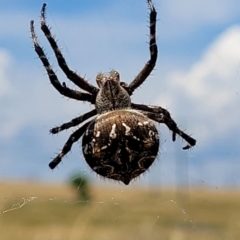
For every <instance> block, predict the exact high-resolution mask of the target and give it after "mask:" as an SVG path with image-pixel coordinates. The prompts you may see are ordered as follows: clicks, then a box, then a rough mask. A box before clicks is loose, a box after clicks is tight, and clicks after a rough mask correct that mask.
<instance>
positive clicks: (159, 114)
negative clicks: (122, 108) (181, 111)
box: [132, 103, 196, 150]
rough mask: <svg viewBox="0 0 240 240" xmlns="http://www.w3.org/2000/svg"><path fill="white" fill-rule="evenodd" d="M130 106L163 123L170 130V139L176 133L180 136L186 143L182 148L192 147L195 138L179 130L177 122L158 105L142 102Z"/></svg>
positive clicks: (174, 138) (174, 137)
mask: <svg viewBox="0 0 240 240" xmlns="http://www.w3.org/2000/svg"><path fill="white" fill-rule="evenodd" d="M132 108H133V109H137V110H141V111H143V114H144V115H145V116H147V117H148V118H150V119H152V120H154V121H156V122H159V123H165V124H166V125H167V126H168V128H169V129H170V130H171V131H172V140H173V141H175V140H176V134H178V135H179V136H181V137H182V138H183V139H184V140H185V141H186V142H187V143H188V144H187V145H186V146H185V147H183V149H184V150H185V149H189V148H191V147H193V146H194V145H195V144H196V140H195V139H194V138H192V137H190V136H189V135H187V134H186V133H184V132H183V131H182V130H180V129H179V128H178V126H177V124H176V123H175V122H174V120H173V119H172V118H171V115H170V113H169V112H168V111H167V110H166V109H164V108H161V107H159V106H146V105H142V104H134V103H132Z"/></svg>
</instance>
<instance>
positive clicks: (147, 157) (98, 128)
mask: <svg viewBox="0 0 240 240" xmlns="http://www.w3.org/2000/svg"><path fill="white" fill-rule="evenodd" d="M158 148H159V136H158V131H157V129H156V127H155V125H154V123H153V122H152V121H151V120H149V119H148V118H147V117H146V116H144V115H143V114H142V113H140V112H138V111H135V110H132V109H129V110H127V109H126V110H115V111H110V112H107V113H104V114H101V115H99V116H98V117H97V118H96V119H95V120H94V121H93V122H92V123H91V124H90V125H89V127H88V129H87V131H86V132H85V134H84V136H83V140H82V149H83V155H84V157H85V159H86V161H87V163H88V164H89V166H90V167H91V168H92V169H93V170H94V171H95V172H96V173H98V174H99V175H101V176H103V177H107V178H111V179H114V180H118V181H122V182H124V183H125V184H129V182H130V181H131V180H132V179H134V178H136V177H138V176H139V175H140V174H142V173H143V172H145V171H146V170H147V169H148V168H149V167H150V166H151V164H152V163H153V162H154V160H155V159H156V156H157V153H158Z"/></svg>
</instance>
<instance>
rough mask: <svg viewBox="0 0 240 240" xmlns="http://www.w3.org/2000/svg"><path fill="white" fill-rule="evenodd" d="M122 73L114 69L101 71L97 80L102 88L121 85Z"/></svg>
mask: <svg viewBox="0 0 240 240" xmlns="http://www.w3.org/2000/svg"><path fill="white" fill-rule="evenodd" d="M119 80H120V75H119V73H118V72H117V71H115V70H112V71H110V72H109V73H99V74H98V75H97V77H96V82H97V84H98V86H99V88H100V89H104V88H106V89H107V88H111V87H113V88H114V86H118V85H119Z"/></svg>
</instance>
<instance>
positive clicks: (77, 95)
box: [30, 21, 92, 102]
mask: <svg viewBox="0 0 240 240" xmlns="http://www.w3.org/2000/svg"><path fill="white" fill-rule="evenodd" d="M30 30H31V35H32V40H33V44H34V49H35V52H36V53H37V55H38V56H39V58H40V60H41V61H42V63H43V66H44V67H45V69H46V71H47V74H48V76H49V79H50V82H51V84H52V85H53V86H54V87H55V88H56V89H57V90H58V92H59V93H60V94H62V95H64V96H65V97H69V98H73V99H76V100H79V101H88V102H92V95H91V94H89V93H83V92H79V91H76V90H72V89H70V88H68V87H67V86H66V84H65V83H63V84H61V83H60V82H59V80H58V78H57V75H56V74H55V72H54V71H53V69H52V67H51V65H50V63H49V61H48V59H47V57H46V54H45V53H44V51H43V49H42V48H41V47H40V45H39V44H38V40H37V36H36V34H35V31H34V22H33V21H31V22H30Z"/></svg>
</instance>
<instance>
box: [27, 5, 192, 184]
mask: <svg viewBox="0 0 240 240" xmlns="http://www.w3.org/2000/svg"><path fill="white" fill-rule="evenodd" d="M147 2H148V6H149V9H150V26H149V29H150V41H149V51H150V59H149V60H148V62H147V63H146V64H145V66H144V67H143V69H142V70H141V71H140V72H139V73H138V74H137V76H136V77H135V78H134V79H133V80H132V82H130V84H127V83H125V82H120V75H119V73H118V72H117V71H115V70H112V71H110V72H109V73H107V74H103V73H99V74H98V75H97V77H96V82H97V85H98V87H99V88H96V87H95V86H93V85H91V84H90V83H89V82H87V81H86V80H85V79H84V78H83V77H81V76H79V75H78V74H77V73H76V72H74V71H72V70H71V69H69V67H68V65H67V63H66V61H65V59H64V57H63V55H62V53H61V51H60V49H59V47H58V45H57V42H56V40H55V39H54V37H53V35H52V34H51V31H50V29H49V27H48V26H47V25H46V16H45V10H46V4H45V3H44V4H43V7H42V10H41V29H42V31H43V33H44V34H45V36H46V38H47V40H48V42H49V44H50V45H51V47H52V49H53V51H54V53H55V56H56V58H57V60H58V64H59V66H60V68H61V69H62V71H63V72H64V73H65V74H66V76H67V78H68V79H69V80H70V81H72V82H73V83H74V84H75V85H76V86H78V87H79V88H80V89H81V90H83V91H81V90H80V91H78V90H72V89H70V88H68V87H67V85H66V83H65V82H63V83H60V82H59V80H58V77H57V76H56V74H55V72H54V71H53V69H52V67H51V65H50V63H49V61H48V59H47V57H46V55H45V53H44V51H43V49H42V47H41V46H40V45H39V43H38V39H37V36H36V34H35V30H34V22H33V21H31V23H30V30H31V36H32V39H33V44H34V48H35V51H36V53H37V55H38V56H39V58H40V60H41V61H42V63H43V65H44V67H45V69H46V71H47V74H48V77H49V79H50V82H51V84H52V85H53V86H54V87H55V89H56V90H57V91H58V92H59V93H60V94H62V95H63V96H66V97H69V98H72V99H75V100H78V101H87V102H90V103H91V104H94V105H95V109H93V110H91V111H89V112H87V113H85V114H83V115H81V116H79V117H77V118H74V119H72V120H71V121H69V122H66V123H64V124H62V125H61V126H58V127H55V128H52V129H51V130H50V132H51V133H52V134H56V133H59V132H61V131H63V130H65V129H68V128H71V127H74V126H78V125H79V124H81V123H83V122H84V121H86V120H87V119H89V118H91V117H94V116H95V115H97V116H95V117H94V119H92V120H89V121H88V122H86V123H85V124H83V125H82V126H81V127H79V128H78V129H77V130H76V131H74V132H73V133H72V134H71V135H70V137H69V138H68V140H67V142H66V143H65V145H64V147H63V148H62V151H61V152H60V153H59V154H58V155H57V156H56V157H55V158H54V159H53V161H51V162H50V163H49V167H50V168H51V169H54V168H55V167H56V166H57V165H58V164H59V163H60V162H61V161H62V158H63V157H64V156H65V155H66V154H67V153H68V152H69V151H70V150H71V147H72V145H73V144H74V143H75V142H76V141H78V140H79V139H80V138H81V137H82V136H83V139H82V151H83V155H84V157H85V160H86V162H87V163H88V164H89V166H90V167H91V168H92V169H93V170H94V171H95V172H96V173H97V174H99V175H101V176H103V177H107V178H110V179H114V180H118V181H122V182H123V183H124V184H126V185H127V184H129V183H130V181H131V180H132V179H134V178H136V177H138V176H139V175H140V174H142V173H143V172H145V171H146V170H147V169H148V168H149V167H150V166H151V164H152V163H153V162H154V160H155V159H156V157H157V154H158V150H159V134H158V131H157V129H156V126H155V124H154V122H153V121H155V122H157V123H164V124H166V125H167V127H168V128H169V129H170V130H171V131H172V140H173V141H175V140H176V135H179V136H180V137H182V138H183V139H184V140H185V141H186V142H187V145H186V146H185V147H183V149H189V148H191V147H192V146H194V145H195V144H196V140H195V139H193V138H192V137H190V136H189V135H187V134H186V133H184V132H183V131H181V130H180V129H179V128H178V126H177V124H176V123H175V122H174V120H173V119H172V118H171V115H170V113H169V112H168V111H167V110H166V109H164V108H162V107H160V106H147V105H144V104H135V103H132V102H131V98H130V97H131V95H132V94H133V92H134V91H135V90H136V89H137V88H138V87H139V86H140V85H141V84H142V83H143V82H144V81H145V80H146V79H147V77H148V76H149V75H150V73H151V72H152V70H153V69H154V67H155V64H156V61H157V53H158V49H157V44H156V16H157V12H156V10H155V7H154V5H153V3H152V0H147Z"/></svg>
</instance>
